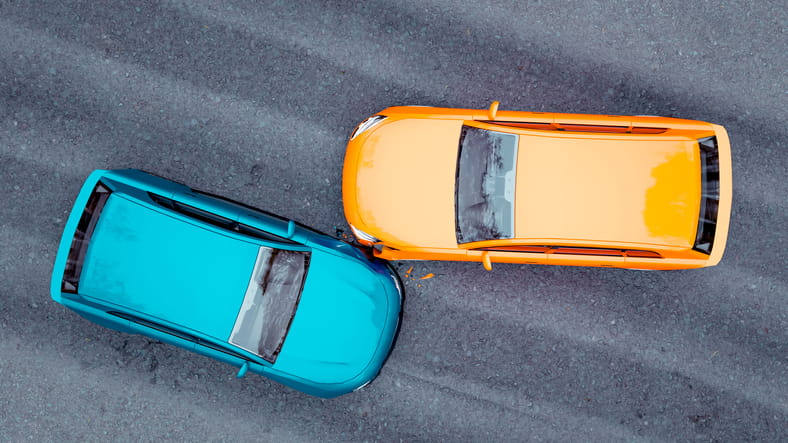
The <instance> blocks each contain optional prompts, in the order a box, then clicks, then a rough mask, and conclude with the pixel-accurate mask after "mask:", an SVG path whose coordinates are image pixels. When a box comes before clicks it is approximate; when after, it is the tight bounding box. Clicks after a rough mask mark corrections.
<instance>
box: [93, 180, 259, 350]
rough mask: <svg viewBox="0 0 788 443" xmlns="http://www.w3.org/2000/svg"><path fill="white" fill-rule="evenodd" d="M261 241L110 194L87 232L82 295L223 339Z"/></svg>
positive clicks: (229, 327) (239, 300) (234, 315)
mask: <svg viewBox="0 0 788 443" xmlns="http://www.w3.org/2000/svg"><path fill="white" fill-rule="evenodd" d="M165 244H166V245H167V247H163V246H162V245H165ZM258 247H259V246H258V245H257V244H254V243H252V242H246V241H243V240H240V239H238V238H234V237H230V236H227V235H223V234H221V233H219V232H217V231H214V230H212V229H209V228H206V227H204V226H201V225H200V224H199V222H192V221H186V220H185V219H181V218H179V217H177V216H174V215H171V214H167V213H165V212H163V211H159V210H157V209H155V208H154V207H153V206H152V205H148V204H143V203H141V202H139V201H136V200H134V199H132V198H130V197H128V196H126V195H123V194H120V193H113V194H112V195H111V196H110V197H109V199H108V200H107V202H106V204H105V206H104V209H103V211H102V214H101V217H100V218H99V220H98V223H97V225H96V228H95V230H94V232H93V237H92V238H91V243H90V247H89V248H88V252H87V256H86V258H85V262H84V265H83V268H82V278H81V281H80V294H81V295H84V296H88V297H92V298H95V299H98V300H100V301H102V302H105V303H110V304H113V305H116V306H120V307H124V308H127V309H130V310H133V311H136V312H138V313H144V314H147V315H150V316H153V317H156V318H159V319H163V320H165V321H167V322H170V323H173V324H177V325H180V326H183V327H186V328H189V329H192V330H195V331H199V332H201V333H203V334H206V335H208V336H212V337H214V338H216V339H219V340H227V338H228V337H229V335H230V331H231V330H232V326H233V323H234V321H235V318H236V316H237V314H238V310H239V308H240V305H241V303H242V301H243V296H244V292H245V290H246V287H247V285H248V281H249V277H250V275H251V272H252V268H253V266H254V263H255V258H256V256H257V251H258ZM174 276H177V278H173V277H174Z"/></svg>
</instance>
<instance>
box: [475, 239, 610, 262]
mask: <svg viewBox="0 0 788 443" xmlns="http://www.w3.org/2000/svg"><path fill="white" fill-rule="evenodd" d="M468 255H469V256H472V257H475V258H477V259H478V260H479V261H482V262H484V260H485V255H486V256H487V257H488V258H489V261H490V262H491V263H524V264H549V265H564V266H601V267H624V264H625V257H624V251H623V250H620V249H613V248H591V247H571V246H553V245H512V244H508V245H500V246H486V247H481V248H476V249H473V250H471V251H468Z"/></svg>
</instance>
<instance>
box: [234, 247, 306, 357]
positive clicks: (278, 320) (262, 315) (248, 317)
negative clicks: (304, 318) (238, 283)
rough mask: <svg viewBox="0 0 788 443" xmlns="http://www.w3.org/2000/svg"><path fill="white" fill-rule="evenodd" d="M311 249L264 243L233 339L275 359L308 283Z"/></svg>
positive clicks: (236, 323)
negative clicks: (276, 247) (292, 248)
mask: <svg viewBox="0 0 788 443" xmlns="http://www.w3.org/2000/svg"><path fill="white" fill-rule="evenodd" d="M309 257H310V253H309V252H307V251H287V250H279V249H274V248H268V247H265V246H261V247H260V249H259V250H258V253H257V260H256V262H255V266H254V270H253V271H252V278H251V279H250V280H249V286H248V287H247V289H246V295H245V296H244V301H243V304H242V305H241V310H240V311H239V312H238V317H237V318H236V319H235V325H234V326H233V332H232V334H231V335H230V343H232V344H234V345H236V346H238V347H240V348H242V349H245V350H247V351H249V352H252V353H254V354H256V355H259V356H260V357H262V358H263V359H265V360H267V361H269V362H271V363H273V362H275V361H276V357H277V356H278V355H279V351H280V350H281V348H282V345H283V344H284V341H285V337H286V336H287V331H288V330H289V329H290V323H291V322H292V321H293V316H294V315H295V311H296V308H297V307H298V302H299V300H300V298H301V290H302V289H303V286H304V280H305V278H306V272H307V268H308V267H309Z"/></svg>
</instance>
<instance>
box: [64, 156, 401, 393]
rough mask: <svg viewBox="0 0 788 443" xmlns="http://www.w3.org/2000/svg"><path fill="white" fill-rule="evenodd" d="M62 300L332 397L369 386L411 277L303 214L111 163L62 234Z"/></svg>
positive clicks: (91, 182)
mask: <svg viewBox="0 0 788 443" xmlns="http://www.w3.org/2000/svg"><path fill="white" fill-rule="evenodd" d="M51 293H52V298H53V299H54V300H55V301H57V302H58V303H61V304H63V305H64V306H66V307H68V308H70V309H72V310H74V311H76V312H77V313H78V314H79V315H81V316H83V317H85V318H86V319H88V320H91V321H93V322H95V323H98V324H100V325H103V326H106V327H108V328H112V329H115V330H118V331H122V332H128V333H132V334H141V335H145V336H148V337H152V338H154V339H157V340H160V341H162V342H166V343H169V344H172V345H175V346H180V347H182V348H186V349H188V350H191V351H194V352H197V353H199V354H203V355H206V356H208V357H211V358H215V359H217V360H221V361H223V362H226V363H229V364H231V365H234V366H236V367H239V368H240V369H239V371H238V377H242V376H243V375H244V374H245V373H246V372H247V371H252V372H256V373H258V374H260V375H263V376H266V377H269V378H271V379H273V380H275V381H277V382H279V383H282V384H284V385H287V386H289V387H291V388H294V389H297V390H299V391H303V392H305V393H308V394H311V395H316V396H319V397H335V396H338V395H342V394H345V393H348V392H351V391H354V390H356V389H358V388H360V387H362V386H364V385H366V384H367V383H369V382H370V381H371V380H372V379H373V378H375V376H376V375H377V374H378V372H379V371H380V368H381V366H382V365H383V362H384V361H385V359H386V357H387V356H388V354H389V351H390V349H391V346H392V343H393V341H394V337H395V335H396V333H397V328H398V325H399V317H400V308H401V304H402V295H401V287H400V283H399V280H398V277H397V275H396V274H395V273H394V272H393V271H392V270H391V268H390V267H389V266H388V265H387V264H386V263H385V262H382V261H379V260H377V259H374V258H369V257H367V255H365V254H364V252H362V251H361V250H359V249H357V248H355V247H353V246H351V245H349V244H347V243H344V242H341V241H339V240H337V239H334V238H332V237H329V236H327V235H325V234H321V233H318V232H316V231H313V230H311V229H309V228H306V227H304V226H302V225H299V224H296V223H294V222H293V221H288V220H285V219H282V218H280V217H277V216H274V215H271V214H269V213H266V212H263V211H260V210H257V209H254V208H252V207H249V206H246V205H244V204H242V203H238V202H234V201H232V200H228V199H225V198H222V197H218V196H215V195H211V194H208V193H204V192H201V191H197V190H194V189H191V188H189V187H187V186H185V185H182V184H179V183H175V182H172V181H169V180H166V179H163V178H161V177H158V176H155V175H151V174H148V173H145V172H143V171H138V170H110V171H105V170H97V171H94V172H93V173H92V174H91V175H90V176H89V177H88V179H87V181H86V182H85V184H84V185H83V186H82V190H81V191H80V193H79V195H78V196H77V200H76V202H75V204H74V208H73V209H72V211H71V215H70V216H69V218H68V221H67V222H66V227H65V230H64V232H63V237H62V239H61V241H60V247H59V248H58V252H57V257H56V258H55V267H54V271H53V276H52V285H51Z"/></svg>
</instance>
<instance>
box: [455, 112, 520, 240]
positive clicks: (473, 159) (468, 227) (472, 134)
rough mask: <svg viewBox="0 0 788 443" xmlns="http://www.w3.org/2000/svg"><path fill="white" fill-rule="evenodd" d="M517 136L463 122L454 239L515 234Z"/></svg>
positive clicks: (486, 238)
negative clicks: (455, 236)
mask: <svg viewBox="0 0 788 443" xmlns="http://www.w3.org/2000/svg"><path fill="white" fill-rule="evenodd" d="M517 142H518V136H517V135H515V134H508V133H505V132H495V131H488V130H486V129H481V128H474V127H471V126H463V127H462V132H461V133H460V152H459V157H458V161H457V184H456V188H455V189H456V190H455V198H456V211H457V243H471V242H476V241H483V240H494V239H502V238H512V237H514V185H515V178H514V174H515V166H516V163H517Z"/></svg>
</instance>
